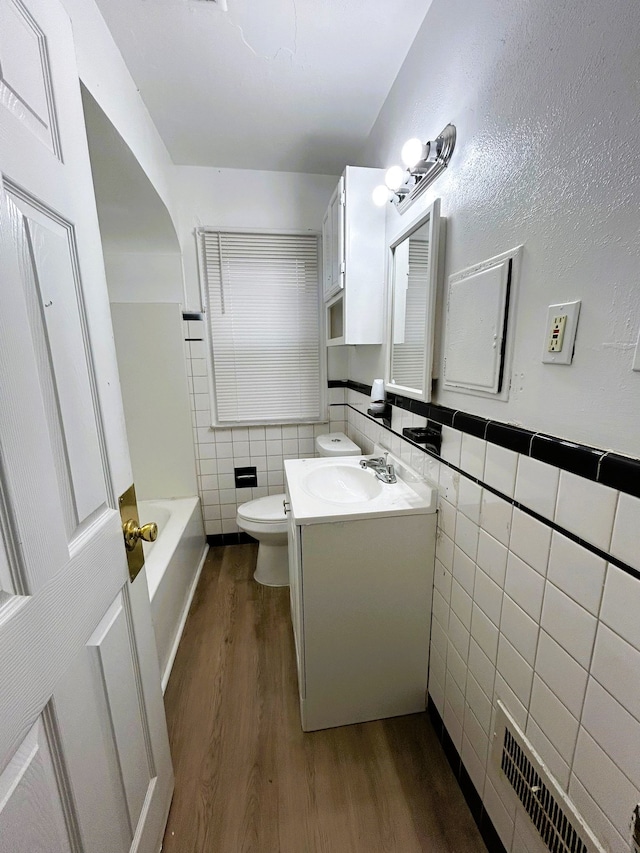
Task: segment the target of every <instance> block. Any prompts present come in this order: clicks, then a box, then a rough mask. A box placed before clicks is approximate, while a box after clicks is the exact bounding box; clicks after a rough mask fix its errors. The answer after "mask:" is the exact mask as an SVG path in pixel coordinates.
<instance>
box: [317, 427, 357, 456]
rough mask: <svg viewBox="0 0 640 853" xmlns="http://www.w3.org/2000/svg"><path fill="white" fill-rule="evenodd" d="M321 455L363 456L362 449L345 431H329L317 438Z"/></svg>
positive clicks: (318, 451)
mask: <svg viewBox="0 0 640 853" xmlns="http://www.w3.org/2000/svg"><path fill="white" fill-rule="evenodd" d="M316 451H317V453H318V455H319V456H361V455H362V450H361V449H360V448H359V447H358V445H357V444H356V443H355V442H354V441H351V439H350V438H349V436H347V435H345V434H344V433H343V432H328V433H326V434H325V435H319V436H317V438H316Z"/></svg>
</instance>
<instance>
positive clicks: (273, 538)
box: [236, 432, 361, 586]
mask: <svg viewBox="0 0 640 853" xmlns="http://www.w3.org/2000/svg"><path fill="white" fill-rule="evenodd" d="M316 451H317V453H318V456H359V455H360V454H361V450H360V448H359V447H358V445H357V444H355V443H354V442H353V441H351V439H350V438H348V437H347V436H346V435H345V434H344V433H343V432H330V433H327V434H325V435H319V436H318V437H317V438H316ZM285 498H286V495H284V494H279V495H269V496H268V497H264V498H256V499H255V500H253V501H247V503H244V504H242V505H241V506H239V507H238V515H237V518H236V523H237V525H238V527H239V528H240V530H244V531H245V532H246V533H248V534H249V536H253V538H254V539H257V540H258V543H259V544H258V560H257V563H256V570H255V573H254V575H253V577H254V580H256V581H258V583H261V584H263V585H264V586H289V559H288V553H287V525H288V521H287V517H286V515H285V512H284V501H285Z"/></svg>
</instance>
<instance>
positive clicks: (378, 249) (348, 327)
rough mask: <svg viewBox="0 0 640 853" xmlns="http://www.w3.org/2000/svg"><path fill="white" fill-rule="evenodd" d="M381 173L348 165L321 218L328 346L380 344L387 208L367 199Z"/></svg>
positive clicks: (369, 198)
mask: <svg viewBox="0 0 640 853" xmlns="http://www.w3.org/2000/svg"><path fill="white" fill-rule="evenodd" d="M381 176H382V170H381V169H369V168H361V167H359V166H347V167H346V169H345V171H344V174H343V175H342V177H341V178H340V181H339V182H338V185H337V186H336V189H335V191H334V193H333V195H332V196H331V200H330V202H329V207H328V208H327V212H326V213H325V216H324V220H323V222H322V255H323V294H324V299H325V312H326V313H325V320H326V330H327V345H328V346H338V345H341V344H381V343H382V342H383V337H384V322H383V317H384V273H385V210H384V209H383V208H381V207H378V206H377V205H376V204H375V203H374V201H373V199H372V197H371V193H372V191H373V189H374V187H375V186H377V185H378V184H379V183H380V181H381Z"/></svg>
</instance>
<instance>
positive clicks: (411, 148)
mask: <svg viewBox="0 0 640 853" xmlns="http://www.w3.org/2000/svg"><path fill="white" fill-rule="evenodd" d="M401 156H402V162H403V163H404V165H405V166H406V167H407V169H413V167H414V166H415V165H416V164H417V163H419V162H420V160H422V158H423V157H424V145H423V144H422V142H420V140H419V139H417V138H416V137H414V138H413V139H408V140H407V141H406V142H405V144H404V145H403V146H402V154H401Z"/></svg>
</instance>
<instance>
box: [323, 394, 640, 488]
mask: <svg viewBox="0 0 640 853" xmlns="http://www.w3.org/2000/svg"><path fill="white" fill-rule="evenodd" d="M329 387H330V388H349V389H351V390H352V391H359V392H360V393H361V394H366V395H367V396H368V395H369V394H371V386H370V385H364V384H363V383H362V382H353V381H352V380H350V379H343V380H330V381H329ZM387 399H388V400H389V402H390V403H391V405H392V406H397V407H398V408H399V409H405V410H406V411H410V412H413V413H414V414H416V415H419V416H420V417H423V418H428V419H429V420H432V421H435V422H436V423H439V424H443V425H445V426H452V427H454V428H455V429H459V430H460V431H461V432H465V433H468V434H469V435H475V436H478V437H479V438H485V439H486V440H487V441H489V442H491V444H498V445H500V446H501V447H506V448H507V449H509V450H515V451H516V452H517V453H522V454H524V455H525V456H530V457H531V458H532V459H538V460H539V461H540V462H547V463H549V464H551V465H555V466H557V467H558V468H561V469H562V470H563V471H570V472H571V473H573V474H578V475H579V476H580V477H585V478H586V479H588V480H593V481H594V482H596V483H601V484H602V485H603V486H610V487H611V488H614V489H618V490H619V491H621V492H625V493H627V494H629V495H633V496H634V497H640V459H635V458H633V457H631V456H623V455H622V454H620V453H616V452H615V451H612V450H602V449H599V448H597V447H589V446H588V445H586V444H577V443H576V442H572V441H568V440H567V439H564V438H557V437H556V436H553V435H546V434H544V433H540V432H533V431H531V430H527V429H523V428H522V427H518V426H512V425H511V424H506V423H503V422H502V421H492V420H488V419H486V418H481V417H480V416H479V415H472V414H469V413H468V412H464V411H460V410H456V409H449V408H447V407H446V406H438V405H436V404H435V403H423V402H421V401H420V400H410V399H409V398H408V397H401V396H399V395H398V394H389V395H388V398H387Z"/></svg>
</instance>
